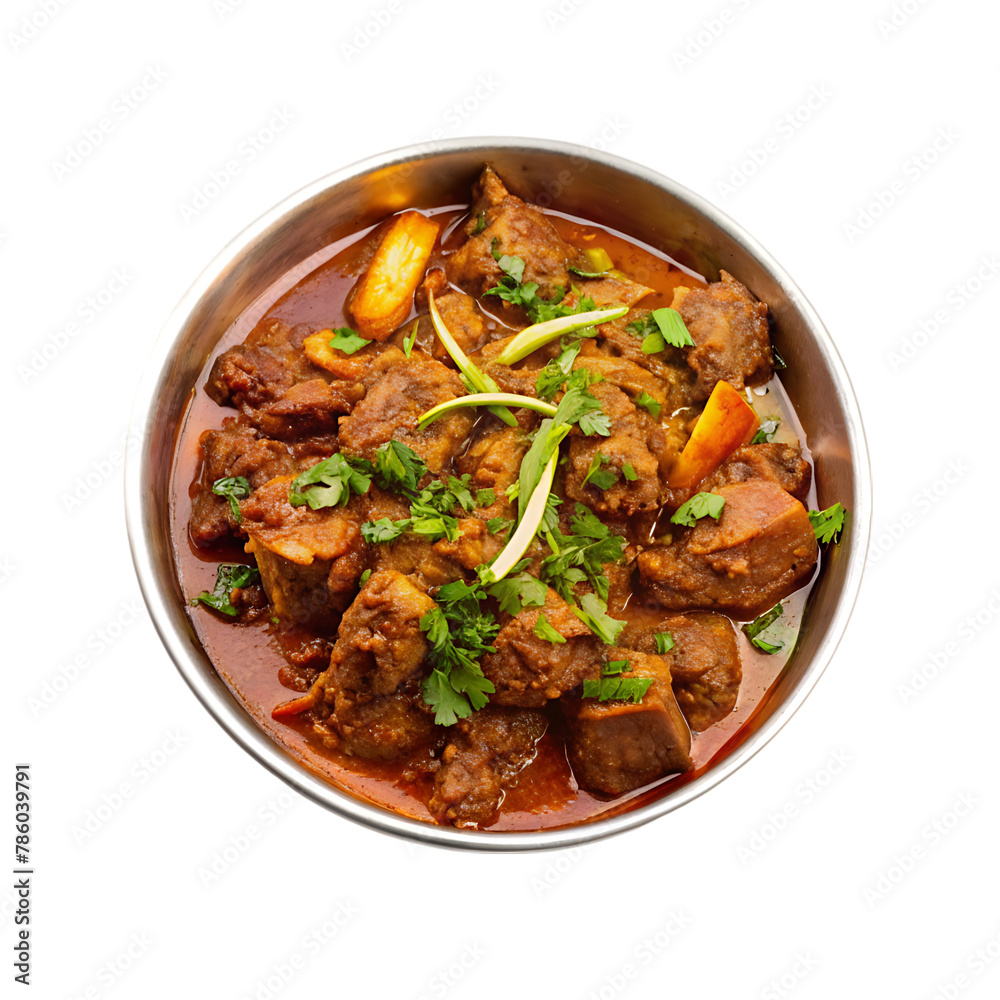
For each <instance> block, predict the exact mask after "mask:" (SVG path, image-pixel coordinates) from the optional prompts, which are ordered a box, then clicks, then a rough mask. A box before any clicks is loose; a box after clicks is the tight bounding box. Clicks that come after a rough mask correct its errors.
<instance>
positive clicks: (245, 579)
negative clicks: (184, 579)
mask: <svg viewBox="0 0 1000 1000" xmlns="http://www.w3.org/2000/svg"><path fill="white" fill-rule="evenodd" d="M259 579H260V571H259V570H258V569H257V567H256V566H246V565H244V564H243V563H220V565H219V569H218V572H217V573H216V575H215V587H214V588H213V590H212V593H211V594H210V593H209V592H208V591H207V590H203V591H202V592H201V593H200V594H199V595H198V596H197V597H194V598H192V599H191V603H192V604H197V603H198V602H199V601H200V602H201V603H202V604H206V605H208V607H210V608H214V609H215V610H216V611H221V612H222V613H223V614H224V615H229V617H230V618H235V617H236V616H237V615H238V614H239V611H238V610H237V609H236V608H234V607H233V605H232V604H231V603H230V600H229V595H230V594H231V593H232V592H233V591H234V590H236V589H237V588H238V587H245V586H247V584H250V583H254V582H255V581H256V580H259Z"/></svg>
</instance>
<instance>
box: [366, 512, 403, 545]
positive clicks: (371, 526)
mask: <svg viewBox="0 0 1000 1000" xmlns="http://www.w3.org/2000/svg"><path fill="white" fill-rule="evenodd" d="M411 523H412V521H411V519H410V518H408V517H407V518H404V519H403V520H402V521H392V520H390V519H389V518H388V517H380V518H379V519H378V520H377V521H366V522H365V523H364V524H362V525H361V537H362V538H363V539H364V540H365V541H366V542H368V544H369V545H378V544H380V543H382V542H392V541H395V540H396V539H397V538H399V536H400V535H401V534H403V532H404V531H406V529H407V528H409V527H410V524H411Z"/></svg>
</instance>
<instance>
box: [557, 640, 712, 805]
mask: <svg viewBox="0 0 1000 1000" xmlns="http://www.w3.org/2000/svg"><path fill="white" fill-rule="evenodd" d="M607 657H608V660H628V663H629V667H628V669H627V670H626V671H625V672H624V673H623V674H622V675H621V676H622V677H625V678H631V677H649V678H652V679H653V683H652V685H650V687H649V689H648V690H647V691H646V693H645V695H643V698H642V700H641V701H640V702H639V703H638V704H634V703H633V702H631V701H617V700H612V701H605V702H601V701H598V700H597V699H596V698H581V697H579V696H578V695H576V694H570V695H567V696H566V697H564V698H563V699H562V702H561V704H562V708H563V712H564V714H565V716H566V723H567V726H568V728H569V740H568V743H567V749H568V751H569V762H570V765H571V767H572V768H573V774H574V776H575V777H576V780H577V781H578V782H579V783H580V784H581V785H582V786H583V787H584V788H587V789H590V790H591V791H595V792H604V793H605V794H608V795H621V794H622V793H623V792H630V791H632V790H633V789H635V788H640V787H642V786H643V785H648V784H649V783H650V782H651V781H657V780H659V779H660V778H663V777H665V776H666V775H668V774H672V773H673V772H676V771H686V770H688V769H689V768H690V767H692V761H691V733H690V731H689V729H688V726H687V723H686V722H685V721H684V716H683V715H682V714H681V710H680V708H679V707H678V705H677V701H676V700H675V698H674V693H673V691H672V689H671V686H670V667H669V665H668V663H667V661H666V659H665V658H664V657H662V656H656V655H649V654H647V653H640V652H637V651H635V650H631V649H620V648H617V647H611V648H610V649H608V651H607Z"/></svg>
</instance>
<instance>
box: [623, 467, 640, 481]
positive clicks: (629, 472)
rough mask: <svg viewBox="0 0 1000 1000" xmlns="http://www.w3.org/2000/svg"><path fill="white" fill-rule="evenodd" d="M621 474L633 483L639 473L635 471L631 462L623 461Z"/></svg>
mask: <svg viewBox="0 0 1000 1000" xmlns="http://www.w3.org/2000/svg"><path fill="white" fill-rule="evenodd" d="M622 475H623V476H624V477H625V478H626V479H627V480H628V481H629V482H630V483H634V482H635V481H636V480H637V479H638V478H639V474H638V473H637V472H636V471H635V468H634V467H633V465H632V463H631V462H625V463H624V464H623V465H622Z"/></svg>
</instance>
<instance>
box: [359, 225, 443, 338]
mask: <svg viewBox="0 0 1000 1000" xmlns="http://www.w3.org/2000/svg"><path fill="white" fill-rule="evenodd" d="M437 235H438V224H437V223H436V222H431V220H430V219H428V218H426V217H425V216H423V215H421V214H420V213H419V212H403V214H402V215H399V216H397V217H396V220H395V221H394V222H393V224H392V226H391V227H390V229H389V231H388V232H387V233H386V234H385V236H383V237H382V242H381V243H380V244H379V245H378V249H377V250H376V251H375V256H374V257H372V261H371V264H369V265H368V270H367V271H366V272H365V276H364V277H363V278H362V279H361V282H360V283H359V284H358V287H357V290H356V291H355V293H354V299H353V301H352V302H351V312H352V313H353V314H354V322H355V324H356V326H357V328H358V332H359V333H360V334H361V335H362V336H363V337H368V338H369V339H371V340H385V339H386V338H387V337H388V336H389V334H391V333H392V332H393V330H395V329H397V328H398V327H399V325H400V324H401V323H402V322H403V321H404V320H405V319H406V317H407V316H408V315H409V312H410V307H411V306H412V305H413V293H414V292H415V291H416V290H417V286H418V285H419V284H420V281H421V279H422V278H423V276H424V271H425V270H426V268H427V261H428V259H429V257H430V255H431V250H433V249H434V241H435V240H436V239H437Z"/></svg>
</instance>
